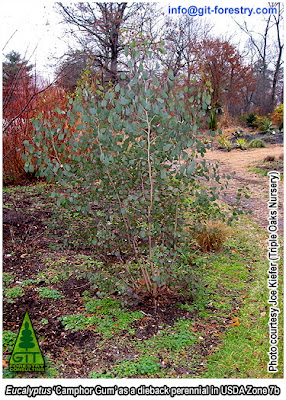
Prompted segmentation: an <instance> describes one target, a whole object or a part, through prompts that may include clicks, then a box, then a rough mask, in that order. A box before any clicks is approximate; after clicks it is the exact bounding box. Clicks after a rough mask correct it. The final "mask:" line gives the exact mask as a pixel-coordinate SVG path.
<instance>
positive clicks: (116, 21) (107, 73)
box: [57, 3, 142, 83]
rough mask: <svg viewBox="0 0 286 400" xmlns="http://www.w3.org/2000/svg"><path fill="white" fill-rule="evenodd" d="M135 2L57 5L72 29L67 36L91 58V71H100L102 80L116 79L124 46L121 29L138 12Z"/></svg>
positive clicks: (137, 5)
mask: <svg viewBox="0 0 286 400" xmlns="http://www.w3.org/2000/svg"><path fill="white" fill-rule="evenodd" d="M141 6H142V5H141V4H140V3H135V4H132V5H130V6H129V5H128V4H127V3H76V4H74V5H72V6H66V5H64V4H63V3H57V9H58V11H59V12H60V14H61V15H62V17H63V20H64V22H65V23H68V24H69V25H70V26H71V27H72V29H71V33H72V35H73V37H75V38H76V39H77V41H78V43H79V44H80V47H81V49H83V50H84V51H85V52H86V54H89V55H90V59H93V63H94V66H95V68H97V69H100V70H101V71H102V74H103V75H104V76H103V79H104V80H105V81H111V82H113V83H114V82H116V81H117V79H118V76H117V75H118V65H119V62H120V61H119V58H120V54H121V52H122V50H123V49H124V43H123V41H122V28H123V27H124V25H125V24H126V21H127V20H128V19H129V18H131V17H132V16H133V15H134V14H136V12H137V11H138V10H139V9H140V7H141Z"/></svg>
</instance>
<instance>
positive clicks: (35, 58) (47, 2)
mask: <svg viewBox="0 0 286 400" xmlns="http://www.w3.org/2000/svg"><path fill="white" fill-rule="evenodd" d="M141 2H142V0H141ZM159 4H160V5H162V6H163V7H164V9H165V11H166V13H168V8H169V4H171V7H177V6H179V5H180V6H181V7H188V6H190V5H196V6H197V7H199V8H200V11H201V12H206V9H207V7H212V8H214V7H215V6H218V7H238V8H241V7H245V8H250V7H264V6H267V4H268V3H267V2H262V1H257V0H240V1H237V0H228V1H224V0H212V1H210V0H205V1H204V0H190V1H186V0H181V1H172V2H167V1H166V2H165V1H161V2H159ZM54 5H55V2H54V1H51V0H37V1H29V0H27V1H13V0H10V1H5V2H1V5H0V11H1V14H0V15H1V21H0V22H1V49H2V58H3V56H4V55H6V54H8V53H9V52H10V51H12V50H15V51H17V52H19V53H20V54H21V55H22V56H23V57H24V58H25V59H26V60H29V61H30V63H31V64H33V65H36V70H37V71H38V72H39V73H40V74H41V75H42V76H44V77H45V78H47V79H49V80H51V79H52V77H53V69H51V67H50V66H51V64H55V58H56V57H60V56H62V55H63V54H64V53H65V50H66V49H67V44H66V41H65V39H66V38H65V35H64V30H63V29H64V25H63V24H62V23H61V19H60V16H59V15H58V13H57V12H56V11H55V9H54ZM173 17H174V18H176V16H173ZM177 17H178V16H177ZM190 18H192V17H190ZM198 18H203V17H202V16H198ZM208 19H209V20H210V22H212V23H213V24H214V33H215V34H216V35H222V36H226V37H229V36H230V35H232V37H233V41H234V43H235V44H237V45H240V47H241V48H242V47H243V45H244V43H245V40H246V37H245V35H244V34H243V33H242V32H241V31H240V30H239V28H238V27H237V26H236V24H235V22H234V20H233V18H232V16H231V15H222V14H218V13H216V14H211V15H210V16H209V17H208ZM235 19H236V20H237V21H240V22H242V21H243V20H246V21H247V22H248V23H249V24H250V25H251V24H252V25H253V26H255V25H256V29H257V28H258V27H259V26H260V21H261V17H257V16H255V15H249V11H247V10H246V9H245V10H244V14H243V15H240V16H237V15H235Z"/></svg>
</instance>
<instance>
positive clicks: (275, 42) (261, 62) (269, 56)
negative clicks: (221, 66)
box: [238, 2, 284, 114]
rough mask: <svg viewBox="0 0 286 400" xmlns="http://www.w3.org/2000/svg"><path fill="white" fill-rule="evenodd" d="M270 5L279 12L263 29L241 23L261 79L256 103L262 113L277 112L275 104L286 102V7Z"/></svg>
mask: <svg viewBox="0 0 286 400" xmlns="http://www.w3.org/2000/svg"><path fill="white" fill-rule="evenodd" d="M268 5H269V7H271V8H273V9H274V8H275V9H276V13H275V12H274V13H270V14H269V15H268V16H267V18H265V19H264V20H263V21H262V23H261V25H260V27H261V28H260V30H258V29H257V28H255V30H254V29H253V28H251V27H249V25H248V23H247V22H246V21H244V23H243V24H238V25H239V27H240V29H241V30H242V31H243V32H245V33H246V34H247V36H248V47H249V50H250V53H251V55H252V63H253V65H254V69H255V73H256V77H257V88H256V91H255V93H254V96H253V99H252V101H253V105H254V106H255V107H257V108H258V109H259V110H260V112H261V113H262V114H267V113H271V112H273V109H274V107H275V105H276V104H277V103H282V102H283V101H282V98H281V97H282V93H281V86H282V85H281V83H282V79H283V70H282V65H283V49H284V42H283V26H282V24H283V12H284V5H283V3H282V2H271V3H268Z"/></svg>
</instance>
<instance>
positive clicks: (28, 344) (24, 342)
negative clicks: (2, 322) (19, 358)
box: [19, 322, 35, 351]
mask: <svg viewBox="0 0 286 400" xmlns="http://www.w3.org/2000/svg"><path fill="white" fill-rule="evenodd" d="M19 347H21V348H22V349H26V351H28V349H32V348H33V347H35V343H33V337H32V331H31V330H30V329H29V322H25V329H24V330H23V331H22V336H21V337H20V343H19Z"/></svg>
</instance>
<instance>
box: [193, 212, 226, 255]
mask: <svg viewBox="0 0 286 400" xmlns="http://www.w3.org/2000/svg"><path fill="white" fill-rule="evenodd" d="M227 235H228V229H227V227H226V225H225V223H224V222H222V221H211V220H210V221H206V223H205V224H204V225H203V227H202V228H201V230H200V231H199V232H197V233H196V240H197V242H198V244H199V246H200V248H201V250H202V251H203V252H209V251H220V250H221V248H222V245H223V243H224V241H225V240H226V238H227Z"/></svg>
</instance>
